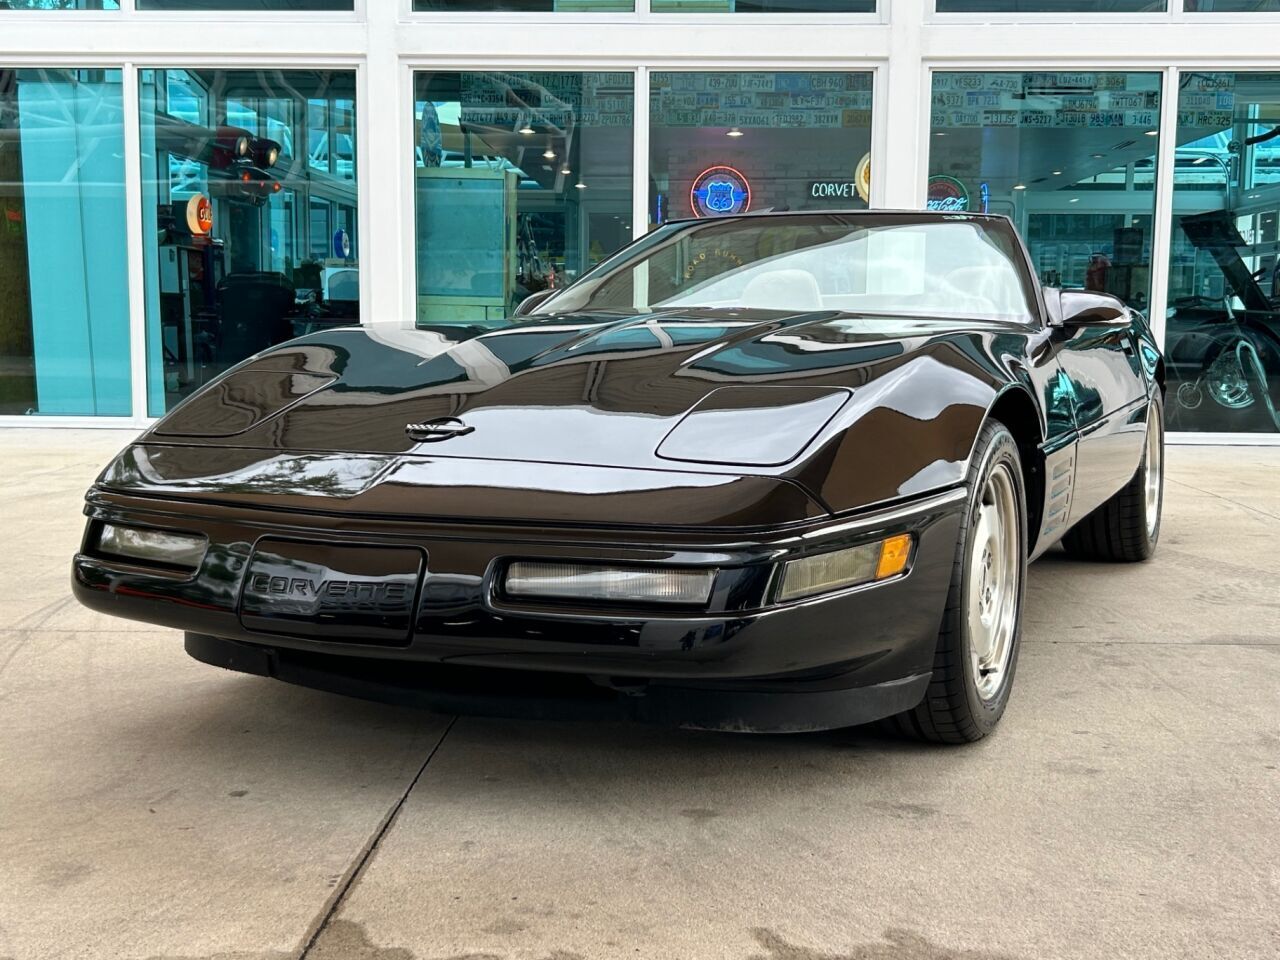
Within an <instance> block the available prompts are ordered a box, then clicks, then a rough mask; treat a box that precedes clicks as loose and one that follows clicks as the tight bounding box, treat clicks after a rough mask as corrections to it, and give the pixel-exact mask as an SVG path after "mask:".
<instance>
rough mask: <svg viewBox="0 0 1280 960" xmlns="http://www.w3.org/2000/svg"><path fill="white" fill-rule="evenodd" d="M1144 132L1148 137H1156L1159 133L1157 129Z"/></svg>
mask: <svg viewBox="0 0 1280 960" xmlns="http://www.w3.org/2000/svg"><path fill="white" fill-rule="evenodd" d="M1144 133H1146V135H1147V136H1148V137H1158V136H1159V135H1160V131H1159V130H1146V131H1144Z"/></svg>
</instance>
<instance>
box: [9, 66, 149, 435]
mask: <svg viewBox="0 0 1280 960" xmlns="http://www.w3.org/2000/svg"><path fill="white" fill-rule="evenodd" d="M121 80H122V78H121V73H120V71H119V70H6V69H4V68H3V67H0V414H72V415H81V416H95V415H96V416H128V415H129V414H130V413H131V401H130V396H131V388H130V367H129V289H128V273H129V265H128V260H127V254H126V246H125V206H124V159H123V157H124V119H123V106H124V105H123V101H122V99H121Z"/></svg>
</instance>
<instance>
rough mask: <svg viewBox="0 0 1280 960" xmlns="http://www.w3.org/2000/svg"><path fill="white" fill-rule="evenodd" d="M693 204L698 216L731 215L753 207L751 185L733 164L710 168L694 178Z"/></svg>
mask: <svg viewBox="0 0 1280 960" xmlns="http://www.w3.org/2000/svg"><path fill="white" fill-rule="evenodd" d="M689 206H690V207H692V208H693V215H694V216H695V217H729V216H733V215H734V214H735V213H746V212H747V211H748V210H749V209H751V184H750V183H749V182H748V181H747V178H746V177H745V176H743V175H742V174H741V173H740V172H739V171H737V170H735V169H734V168H733V167H727V166H724V165H717V166H714V167H707V169H705V170H703V171H702V172H701V173H700V174H698V175H697V176H696V177H695V178H694V180H693V186H692V187H691V188H690V189H689Z"/></svg>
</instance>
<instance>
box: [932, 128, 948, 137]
mask: <svg viewBox="0 0 1280 960" xmlns="http://www.w3.org/2000/svg"><path fill="white" fill-rule="evenodd" d="M933 135H934V136H935V137H945V136H946V135H947V133H946V131H945V130H935V131H934V132H933Z"/></svg>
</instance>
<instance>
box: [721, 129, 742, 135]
mask: <svg viewBox="0 0 1280 960" xmlns="http://www.w3.org/2000/svg"><path fill="white" fill-rule="evenodd" d="M725 136H726V137H740V136H742V131H741V130H739V129H738V128H737V127H730V128H729V132H728V133H726V134H725Z"/></svg>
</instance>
